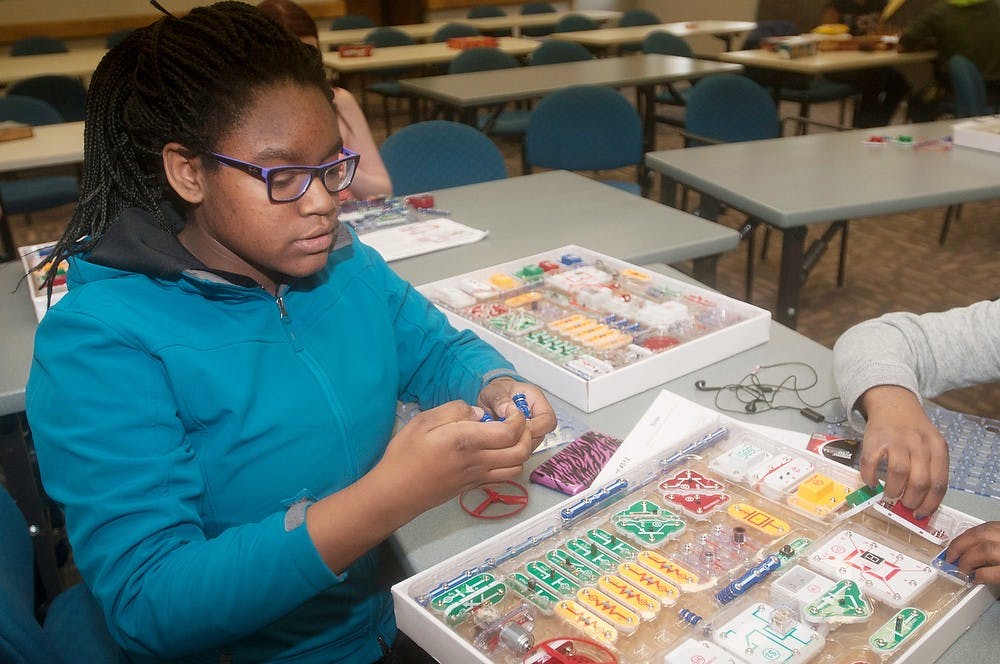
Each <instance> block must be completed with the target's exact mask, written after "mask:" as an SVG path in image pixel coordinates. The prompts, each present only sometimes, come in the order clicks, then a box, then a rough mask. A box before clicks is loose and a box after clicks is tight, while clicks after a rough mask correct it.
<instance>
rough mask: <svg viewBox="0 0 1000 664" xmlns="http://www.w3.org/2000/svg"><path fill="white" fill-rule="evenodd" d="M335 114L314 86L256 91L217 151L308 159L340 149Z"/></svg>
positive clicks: (265, 87)
mask: <svg viewBox="0 0 1000 664" xmlns="http://www.w3.org/2000/svg"><path fill="white" fill-rule="evenodd" d="M340 140H341V139H340V132H339V129H338V127H337V116H336V111H335V110H334V108H333V106H332V105H331V104H330V102H329V100H328V98H327V97H326V96H325V94H324V92H323V91H321V90H319V89H317V88H316V87H315V86H309V85H300V84H294V83H283V84H276V85H270V86H264V87H262V88H259V89H258V90H256V91H255V93H254V94H253V95H252V96H251V98H250V100H249V101H248V103H247V104H246V106H245V107H244V109H243V112H242V113H241V114H240V116H239V118H238V119H237V121H236V122H235V123H234V125H233V126H232V127H231V128H230V130H229V131H226V132H223V136H221V137H220V141H219V143H220V148H222V147H223V146H225V147H226V148H227V149H235V148H243V149H244V150H249V151H253V152H254V153H257V154H267V153H271V154H274V153H280V154H287V156H289V157H291V156H295V155H299V154H301V155H303V156H305V155H307V154H311V153H314V152H316V151H317V150H318V151H320V152H326V151H329V150H334V149H336V148H337V147H338V146H339V145H340Z"/></svg>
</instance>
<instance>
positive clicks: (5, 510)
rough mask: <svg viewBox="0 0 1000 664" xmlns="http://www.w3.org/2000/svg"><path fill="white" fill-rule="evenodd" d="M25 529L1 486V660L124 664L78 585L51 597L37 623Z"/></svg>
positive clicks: (43, 663)
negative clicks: (52, 598) (40, 620)
mask: <svg viewBox="0 0 1000 664" xmlns="http://www.w3.org/2000/svg"><path fill="white" fill-rule="evenodd" d="M37 613H38V612H37V611H36V607H35V570H34V556H33V555H32V544H31V537H30V536H29V534H28V525H27V523H25V520H24V516H23V515H22V514H21V510H20V509H18V507H17V504H15V503H14V500H13V499H12V498H11V496H10V494H9V493H7V490H6V488H4V487H3V486H0V661H2V662H4V664H60V663H66V664H70V663H72V662H94V663H96V664H117V663H118V662H125V657H124V654H123V653H122V651H121V649H120V648H119V647H118V645H117V644H116V643H115V642H114V640H113V639H112V638H111V634H110V633H109V631H108V628H107V625H106V624H105V622H104V614H103V613H102V611H101V608H100V606H99V605H98V604H97V601H96V600H95V599H94V597H93V596H92V595H91V594H90V591H89V590H87V587H86V586H84V585H83V584H82V583H78V584H76V585H74V586H72V587H70V588H69V589H67V590H64V591H62V592H61V593H59V594H58V595H56V597H55V599H54V600H53V601H52V603H51V604H50V605H49V607H48V609H47V611H45V616H44V620H43V621H42V622H41V623H40V622H39V620H38V618H37V617H36V616H37Z"/></svg>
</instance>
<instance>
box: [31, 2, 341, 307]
mask: <svg viewBox="0 0 1000 664" xmlns="http://www.w3.org/2000/svg"><path fill="white" fill-rule="evenodd" d="M282 82H294V83H300V84H303V85H314V86H316V87H317V88H318V89H320V90H322V92H323V93H324V94H325V95H326V96H327V98H329V99H332V96H331V90H330V87H329V85H328V84H327V82H326V77H325V73H324V70H323V65H322V61H321V59H320V57H319V55H318V53H317V52H316V50H315V49H313V48H311V47H309V46H307V45H305V44H303V43H302V42H300V41H299V40H298V38H296V37H295V36H293V35H291V34H289V33H288V32H286V31H285V30H283V29H282V28H281V27H280V26H278V25H277V24H276V23H274V22H273V21H272V20H271V19H269V18H268V17H266V16H264V15H263V14H262V13H260V12H259V11H258V10H257V9H256V8H255V7H253V6H252V5H249V4H246V3H243V2H220V3H217V4H214V5H210V6H208V7H199V8H196V9H194V10H192V11H191V12H190V13H189V14H188V15H187V16H185V17H184V18H179V19H178V18H173V17H164V18H162V19H160V20H159V21H157V22H156V23H153V24H152V25H150V26H148V27H146V28H142V29H140V30H136V31H135V32H133V33H132V34H131V35H129V37H127V38H126V39H125V40H124V41H122V43H121V44H119V45H118V46H116V47H115V48H113V49H112V50H111V51H109V52H108V54H107V55H106V56H105V57H104V58H103V59H102V60H101V63H100V64H99V65H98V67H97V70H96V71H95V72H94V75H93V77H92V78H91V83H90V88H89V91H88V95H87V121H86V124H85V126H84V176H83V181H82V183H81V192H80V200H79V202H78V203H77V206H76V209H75V210H74V211H73V217H72V219H71V220H70V222H69V225H68V226H67V228H66V231H65V232H64V233H63V236H62V237H61V238H60V239H59V241H58V242H57V243H56V245H55V248H54V249H53V251H52V253H51V254H49V256H48V257H47V259H46V260H45V261H44V262H43V263H42V264H40V265H39V266H37V267H36V268H35V269H36V270H37V269H44V268H45V266H46V265H48V264H52V265H58V264H59V263H60V262H61V261H62V260H64V259H66V258H68V257H70V256H72V255H75V254H79V253H83V252H87V251H89V250H90V249H91V248H93V247H94V245H95V244H96V243H97V242H98V241H99V240H100V239H101V237H102V236H103V234H104V233H105V231H107V229H108V228H109V227H110V226H111V225H112V224H113V223H114V222H115V220H116V219H117V218H118V216H119V215H120V214H121V213H122V211H124V210H125V209H126V208H129V207H137V208H140V209H142V210H145V211H146V212H148V213H149V214H150V215H152V216H153V217H154V218H155V219H156V220H157V221H158V222H159V224H160V226H161V227H163V228H164V229H166V230H168V231H170V232H177V230H178V229H176V228H172V227H170V225H169V224H168V222H167V221H166V219H164V217H163V213H162V211H161V209H160V203H161V201H163V200H164V199H168V198H176V196H175V194H174V193H173V191H172V190H171V189H170V186H169V185H168V184H167V181H166V176H165V174H164V172H163V164H162V156H161V151H162V149H163V146H164V145H166V144H167V143H170V142H177V143H180V144H181V145H183V146H184V147H186V148H187V149H188V150H190V152H191V154H192V155H195V154H199V153H202V152H207V151H212V150H213V148H214V146H215V145H216V144H217V143H218V141H219V140H220V139H221V138H222V137H223V136H224V135H225V133H226V132H227V131H229V130H231V129H232V128H233V127H234V126H235V125H236V124H237V123H238V122H239V120H240V117H241V115H242V114H243V113H244V111H245V109H246V108H247V107H248V106H250V104H251V102H252V100H253V95H254V94H255V93H256V92H258V91H259V90H261V89H262V88H264V87H267V86H271V85H274V84H277V83H282ZM290 112H294V109H290ZM55 272H56V271H55V270H51V271H50V272H49V274H48V276H47V278H46V284H47V287H48V289H49V293H50V294H51V290H52V279H53V278H54V277H55Z"/></svg>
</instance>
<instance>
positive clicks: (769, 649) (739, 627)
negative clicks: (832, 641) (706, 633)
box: [712, 603, 825, 664]
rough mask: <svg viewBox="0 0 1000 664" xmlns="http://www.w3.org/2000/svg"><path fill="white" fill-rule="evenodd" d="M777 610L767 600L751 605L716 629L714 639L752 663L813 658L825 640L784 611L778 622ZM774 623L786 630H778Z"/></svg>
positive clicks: (797, 663) (797, 662)
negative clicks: (786, 614) (765, 602)
mask: <svg viewBox="0 0 1000 664" xmlns="http://www.w3.org/2000/svg"><path fill="white" fill-rule="evenodd" d="M778 610H783V609H776V608H775V607H773V606H770V605H768V604H764V603H755V604H751V605H750V606H748V607H747V608H745V609H744V610H743V611H741V612H740V613H738V614H737V615H736V616H735V617H733V618H732V619H730V620H729V621H727V622H726V623H724V624H722V625H719V626H717V627H716V629H715V630H714V631H713V634H712V639H713V640H714V641H715V642H716V643H717V644H718V645H720V646H722V647H723V648H725V649H726V650H728V651H729V652H731V653H733V654H734V655H736V656H737V657H739V658H740V660H741V661H746V662H749V663H750V664H774V663H775V662H783V663H785V664H803V663H804V662H808V661H809V660H811V659H812V658H813V657H814V656H815V655H816V654H817V653H818V652H819V651H820V650H821V649H822V648H823V644H824V643H825V639H824V638H823V636H822V635H821V634H820V633H819V632H817V631H816V630H815V629H813V628H812V627H811V626H809V625H807V624H806V623H804V622H800V621H798V620H794V618H792V619H790V620H789V619H787V618H789V617H788V616H785V615H784V614H783V615H782V616H781V617H780V619H779V620H778V621H775V620H774V619H773V618H774V612H775V611H778ZM775 622H779V623H782V629H783V630H784V631H781V632H779V631H777V630H775V627H774V624H775Z"/></svg>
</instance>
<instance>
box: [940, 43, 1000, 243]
mask: <svg viewBox="0 0 1000 664" xmlns="http://www.w3.org/2000/svg"><path fill="white" fill-rule="evenodd" d="M947 66H948V78H950V79H951V90H952V97H953V98H954V103H955V117H958V118H971V117H975V116H977V115H991V114H993V113H995V111H994V109H992V108H990V103H989V101H988V98H987V95H986V82H985V81H984V80H983V75H982V74H981V73H980V72H979V68H978V67H976V65H975V63H974V62H972V60H970V59H969V58H967V57H965V56H964V55H953V56H951V57H950V58H948V63H947ZM961 216H962V206H961V205H949V206H948V208H947V209H946V210H945V213H944V225H943V226H941V234H940V235H939V236H938V244H944V243H945V240H947V239H948V230H949V229H950V228H951V222H952V221H955V220H957V219H959V218H960V217H961Z"/></svg>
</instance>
